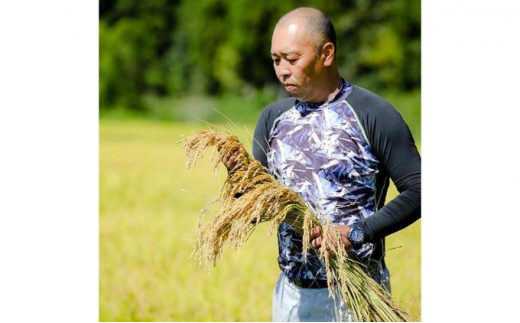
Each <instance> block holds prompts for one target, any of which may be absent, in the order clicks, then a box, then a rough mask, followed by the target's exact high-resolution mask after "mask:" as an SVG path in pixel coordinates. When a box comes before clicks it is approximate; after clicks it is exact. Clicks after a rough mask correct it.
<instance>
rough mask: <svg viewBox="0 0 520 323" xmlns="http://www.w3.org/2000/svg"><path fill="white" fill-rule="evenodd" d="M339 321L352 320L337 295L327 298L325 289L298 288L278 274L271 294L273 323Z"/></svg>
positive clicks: (327, 294) (285, 277)
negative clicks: (337, 310)
mask: <svg viewBox="0 0 520 323" xmlns="http://www.w3.org/2000/svg"><path fill="white" fill-rule="evenodd" d="M335 302H336V304H337V305H338V309H340V311H339V312H336V307H335V306H334V303H335ZM340 321H347V322H351V321H352V320H351V319H350V317H348V311H347V309H346V307H345V303H344V302H343V300H342V299H341V297H340V296H339V295H336V297H329V290H328V289H327V288H300V287H298V286H296V285H294V284H293V283H291V281H289V279H288V278H287V276H285V275H284V274H283V273H282V274H280V277H279V278H278V282H277V283H276V287H275V289H274V293H273V322H340Z"/></svg>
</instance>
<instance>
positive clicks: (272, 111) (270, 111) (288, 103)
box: [262, 97, 296, 118]
mask: <svg viewBox="0 0 520 323" xmlns="http://www.w3.org/2000/svg"><path fill="white" fill-rule="evenodd" d="M295 104H296V99H295V98H292V97H291V98H285V99H281V100H278V101H275V102H273V103H271V104H269V105H268V106H266V107H265V108H264V110H263V111H262V117H264V118H265V117H267V118H269V117H275V118H277V117H279V116H280V115H281V114H282V113H284V112H286V111H288V110H289V109H290V108H292V107H293V106H294V105H295Z"/></svg>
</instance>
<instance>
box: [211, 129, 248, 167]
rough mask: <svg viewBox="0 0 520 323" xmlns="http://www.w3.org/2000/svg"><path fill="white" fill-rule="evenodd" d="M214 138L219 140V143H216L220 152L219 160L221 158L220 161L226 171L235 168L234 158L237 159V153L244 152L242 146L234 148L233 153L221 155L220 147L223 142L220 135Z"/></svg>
mask: <svg viewBox="0 0 520 323" xmlns="http://www.w3.org/2000/svg"><path fill="white" fill-rule="evenodd" d="M216 139H217V140H218V141H219V143H217V150H218V152H219V153H220V160H222V163H223V164H224V165H225V166H226V168H227V170H228V172H230V171H232V170H233V169H234V168H235V166H236V164H237V162H236V159H237V156H238V154H242V153H244V150H243V149H242V148H239V149H237V150H235V151H234V152H233V153H231V154H229V155H227V156H223V155H222V153H221V147H222V144H223V140H222V138H221V137H218V136H217V137H216Z"/></svg>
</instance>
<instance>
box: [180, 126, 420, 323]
mask: <svg viewBox="0 0 520 323" xmlns="http://www.w3.org/2000/svg"><path fill="white" fill-rule="evenodd" d="M218 138H221V140H220V141H219V140H218ZM182 142H183V148H184V149H185V150H186V153H187V166H188V168H191V167H192V166H194V165H195V163H196V161H197V160H198V159H199V158H201V157H202V155H203V153H204V151H205V150H206V149H207V148H208V147H210V146H217V148H218V149H217V150H215V154H214V155H213V157H212V161H213V170H214V171H216V170H217V169H218V167H219V165H220V158H219V155H220V154H221V155H229V154H230V153H233V152H235V151H236V150H237V149H239V148H242V149H243V153H241V154H239V155H238V158H237V164H236V166H235V168H234V169H233V170H232V171H231V172H230V174H229V176H228V178H227V179H226V181H225V183H224V186H223V187H222V190H221V193H220V196H219V197H218V198H216V199H215V200H213V201H211V202H210V203H209V204H208V205H207V206H206V207H204V208H203V209H202V210H201V214H200V219H199V226H198V229H197V241H196V243H195V248H194V254H195V255H196V257H197V258H198V259H199V264H200V265H202V263H203V262H204V264H205V265H206V267H207V266H208V265H209V264H212V265H216V263H217V260H218V259H219V257H220V256H221V254H222V250H223V247H224V244H226V243H227V244H229V245H231V247H232V248H233V249H234V250H237V249H238V248H240V247H242V245H243V244H244V242H245V241H246V240H247V238H248V237H249V236H250V235H251V233H252V232H253V231H254V229H255V227H256V224H258V223H262V222H270V226H269V233H270V234H271V233H272V231H273V230H274V229H275V228H277V227H278V226H279V225H280V223H281V222H282V221H283V222H286V223H288V224H290V225H291V226H293V227H294V228H295V229H296V230H297V231H298V233H299V234H301V235H302V237H303V249H304V250H308V248H309V232H310V229H311V228H313V227H321V228H322V230H323V241H322V245H327V244H328V245H329V246H331V251H330V252H329V251H328V250H327V248H320V252H319V256H320V259H321V260H322V262H323V263H324V264H325V267H326V271H327V284H328V289H329V294H330V295H331V296H333V295H334V288H337V289H338V290H339V292H340V293H341V295H342V298H343V300H344V302H345V304H346V307H347V308H348V310H349V312H350V315H351V316H352V318H353V320H354V321H360V322H363V321H366V322H381V321H383V322H402V321H408V320H410V319H411V316H410V315H409V314H408V313H406V312H405V311H404V310H403V309H401V308H400V306H399V305H398V304H397V303H396V302H395V301H394V300H393V299H392V296H391V295H390V293H388V292H387V291H386V290H384V289H383V288H381V287H380V286H379V284H377V283H376V282H375V281H374V280H373V279H372V278H370V277H369V276H368V275H367V274H366V273H365V272H364V270H363V268H364V265H362V264H360V263H358V262H355V261H354V260H352V259H350V258H348V256H347V253H346V252H345V250H344V248H343V244H342V242H341V237H340V234H339V231H338V230H337V229H335V228H334V226H333V225H330V223H328V224H325V225H323V224H322V223H321V222H320V221H319V220H318V219H317V218H316V217H315V216H314V214H313V213H312V212H311V211H310V210H309V209H308V208H307V206H306V205H305V202H304V201H303V200H302V199H301V197H300V196H299V195H298V194H297V193H295V192H293V191H291V190H290V189H288V188H287V187H285V186H283V185H282V184H281V183H279V182H278V181H276V179H275V178H274V177H273V176H271V175H270V174H269V173H268V172H267V170H266V169H265V168H264V167H263V166H262V165H261V164H260V162H258V161H257V160H255V159H254V158H251V157H250V156H249V154H248V153H247V152H246V150H245V148H244V147H243V146H242V144H241V143H240V142H239V141H238V138H237V136H235V135H220V134H218V133H216V132H212V131H205V130H200V131H196V132H195V133H194V134H193V135H192V136H190V137H187V138H184V139H183V140H182ZM216 202H220V203H221V208H220V210H219V211H218V213H217V214H216V215H215V217H214V218H212V219H211V220H210V221H209V223H208V224H207V225H206V226H204V227H203V228H201V222H202V217H203V215H204V214H205V213H206V211H207V210H208V208H209V207H210V206H211V205H213V204H214V203H216ZM328 231H330V234H327V232H328Z"/></svg>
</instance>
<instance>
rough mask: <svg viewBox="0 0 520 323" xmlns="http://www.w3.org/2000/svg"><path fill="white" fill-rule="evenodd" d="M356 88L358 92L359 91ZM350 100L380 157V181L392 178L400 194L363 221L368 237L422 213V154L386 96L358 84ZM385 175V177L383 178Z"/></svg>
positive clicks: (378, 235)
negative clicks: (382, 97)
mask: <svg viewBox="0 0 520 323" xmlns="http://www.w3.org/2000/svg"><path fill="white" fill-rule="evenodd" d="M356 92H357V93H356ZM351 97H352V98H351V99H350V98H349V100H348V101H349V103H350V104H351V106H352V107H353V108H354V111H355V112H356V114H358V116H359V118H360V122H361V123H362V125H363V127H364V129H365V132H366V135H367V137H368V140H369V142H370V145H371V147H372V149H373V153H374V155H375V156H376V157H377V159H378V160H379V171H380V174H379V175H378V176H379V181H378V183H379V185H377V186H378V187H377V189H378V190H379V191H380V192H381V191H382V194H383V201H382V203H381V204H383V203H384V195H385V194H386V187H384V186H385V183H386V184H387V183H388V177H390V178H391V179H392V181H393V182H394V184H395V186H396V188H397V190H398V191H399V195H398V196H397V197H396V198H395V199H393V200H392V201H390V202H389V203H388V204H387V205H385V206H382V205H379V206H381V208H380V209H379V210H378V211H377V212H376V213H374V214H373V215H372V216H370V217H368V218H367V219H366V220H365V221H364V227H365V230H366V232H367V241H374V240H377V239H380V238H384V237H385V236H387V235H389V234H392V233H394V232H396V231H399V230H401V229H403V228H405V227H406V226H408V225H410V224H412V223H413V222H415V221H416V220H417V219H419V218H420V217H421V157H420V155H419V152H418V150H417V147H416V146H415V142H414V140H413V137H412V134H411V132H410V130H409V128H408V126H407V125H406V123H405V121H404V120H403V118H402V117H401V115H400V114H399V113H398V112H397V111H396V110H395V109H394V108H393V107H392V106H391V105H390V104H389V103H388V102H386V101H385V100H383V99H381V98H380V97H378V96H376V95H375V94H372V93H370V92H369V91H366V90H364V89H361V88H356V89H355V90H354V91H353V92H352V94H351ZM381 179H382V180H381Z"/></svg>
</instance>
